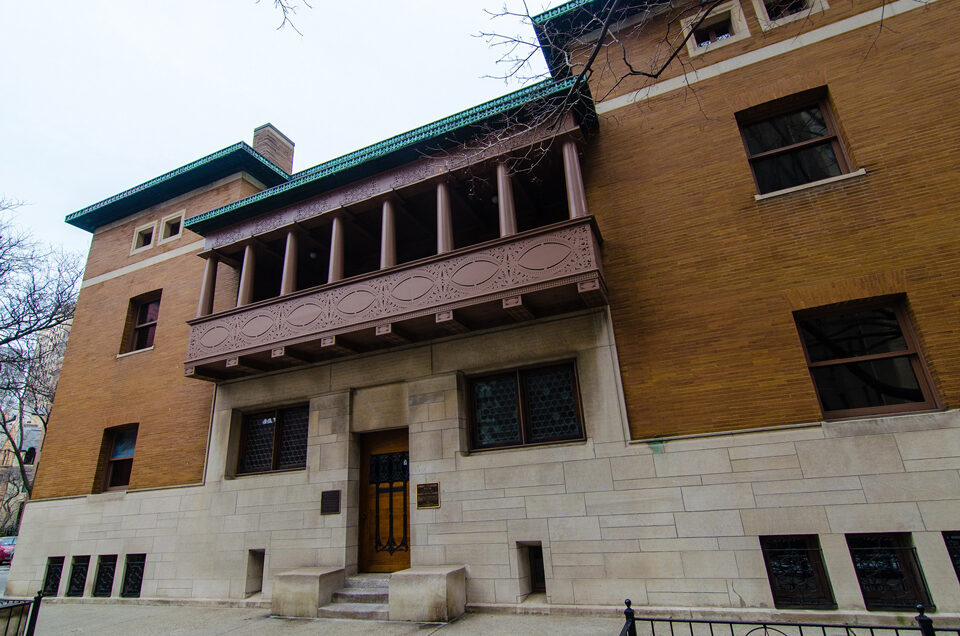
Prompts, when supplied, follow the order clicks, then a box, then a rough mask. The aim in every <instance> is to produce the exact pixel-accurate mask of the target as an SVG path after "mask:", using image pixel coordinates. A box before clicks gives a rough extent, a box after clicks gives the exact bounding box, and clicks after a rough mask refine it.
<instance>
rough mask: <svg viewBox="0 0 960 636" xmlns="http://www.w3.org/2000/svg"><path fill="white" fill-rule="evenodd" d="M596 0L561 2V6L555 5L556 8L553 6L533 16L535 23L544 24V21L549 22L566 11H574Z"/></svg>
mask: <svg viewBox="0 0 960 636" xmlns="http://www.w3.org/2000/svg"><path fill="white" fill-rule="evenodd" d="M595 1H596V0H571V2H567V3H565V4H561V5H560V6H559V7H554V8H552V9H550V10H549V11H544V12H543V13H539V14H537V15H535V16H533V23H534V24H543V23H544V22H549V21H550V20H553V19H554V18H559V17H560V16H562V15H563V14H565V13H570V12H571V11H573V10H574V9H579V8H580V7H582V6H583V5H585V4H591V3H593V2H595Z"/></svg>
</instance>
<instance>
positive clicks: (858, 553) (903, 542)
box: [847, 532, 935, 611]
mask: <svg viewBox="0 0 960 636" xmlns="http://www.w3.org/2000/svg"><path fill="white" fill-rule="evenodd" d="M847 546H848V547H849V548H850V557H851V558H852V559H853V569H854V570H855V571H856V573H857V580H858V581H859V582H860V591H861V592H863V602H864V603H865V604H866V606H867V609H868V610H905V611H912V610H914V609H915V608H916V607H917V605H918V604H922V605H923V606H924V607H925V608H927V609H928V610H933V609H935V608H934V606H933V601H932V600H931V599H930V594H929V592H928V591H927V585H926V582H925V581H924V580H923V572H922V571H921V570H920V561H919V560H918V559H917V552H916V549H915V548H914V547H913V545H912V543H911V540H910V534H909V533H907V532H885V533H880V534H848V535H847Z"/></svg>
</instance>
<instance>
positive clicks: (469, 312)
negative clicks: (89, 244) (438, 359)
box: [184, 217, 606, 380]
mask: <svg viewBox="0 0 960 636" xmlns="http://www.w3.org/2000/svg"><path fill="white" fill-rule="evenodd" d="M599 245H600V235H599V232H598V231H597V228H596V224H595V223H594V221H593V219H592V218H591V217H581V218H576V219H572V220H569V221H564V222H561V223H556V224H553V225H551V226H547V227H542V228H537V229H534V230H530V231H528V232H524V233H522V234H514V235H510V236H507V237H503V238H499V239H496V240H493V241H488V242H486V243H482V244H479V245H474V246H471V247H468V248H465V249H461V250H456V251H452V252H446V253H443V254H438V255H436V256H432V257H429V258H425V259H421V260H419V261H415V262H411V263H406V264H404V265H401V266H397V267H393V268H390V269H386V270H380V271H377V272H374V273H370V274H365V275H363V276H358V277H354V278H352V279H347V280H343V281H339V282H336V283H332V284H328V285H323V286H320V287H315V288H312V289H308V290H303V291H298V292H295V293H291V294H287V295H283V296H280V297H278V298H273V299H270V300H266V301H261V302H258V303H254V304H249V305H244V306H242V307H238V308H236V309H231V310H229V311H225V312H222V313H219V314H213V315H209V316H204V317H202V318H197V319H195V320H191V321H189V324H190V339H189V343H188V347H187V356H186V362H185V370H184V372H185V374H186V375H187V376H193V377H198V378H202V379H208V380H222V379H230V378H234V377H242V376H245V375H251V374H254V373H262V372H266V371H272V370H275V369H281V368H286V367H290V366H295V365H299V364H307V363H311V362H315V361H318V360H323V359H326V358H330V357H335V356H342V355H349V354H351V353H358V352H363V351H368V350H375V349H380V348H384V347H388V346H396V345H400V344H405V343H408V342H414V341H423V340H429V339H432V338H436V337H440V336H443V335H449V334H451V333H457V332H464V331H469V330H473V329H485V328H489V327H494V326H498V325H502V324H507V323H510V322H515V321H519V320H529V319H533V318H537V317H542V316H547V315H556V314H559V313H565V312H568V311H573V310H576V309H581V308H584V307H589V306H596V305H600V304H604V303H605V302H606V289H605V286H604V283H603V278H602V272H601V259H600V249H599Z"/></svg>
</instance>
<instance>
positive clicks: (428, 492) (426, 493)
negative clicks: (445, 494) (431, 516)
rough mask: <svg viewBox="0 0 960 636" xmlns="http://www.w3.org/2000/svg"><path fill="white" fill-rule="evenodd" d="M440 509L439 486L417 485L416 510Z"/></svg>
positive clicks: (433, 484) (435, 484) (434, 484)
mask: <svg viewBox="0 0 960 636" xmlns="http://www.w3.org/2000/svg"><path fill="white" fill-rule="evenodd" d="M439 507H440V484H438V483H436V482H434V483H432V484H417V508H439Z"/></svg>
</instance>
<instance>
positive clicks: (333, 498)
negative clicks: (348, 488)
mask: <svg viewBox="0 0 960 636" xmlns="http://www.w3.org/2000/svg"><path fill="white" fill-rule="evenodd" d="M320 514H322V515H338V514H340V491H339V490H324V491H323V492H322V493H320Z"/></svg>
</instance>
